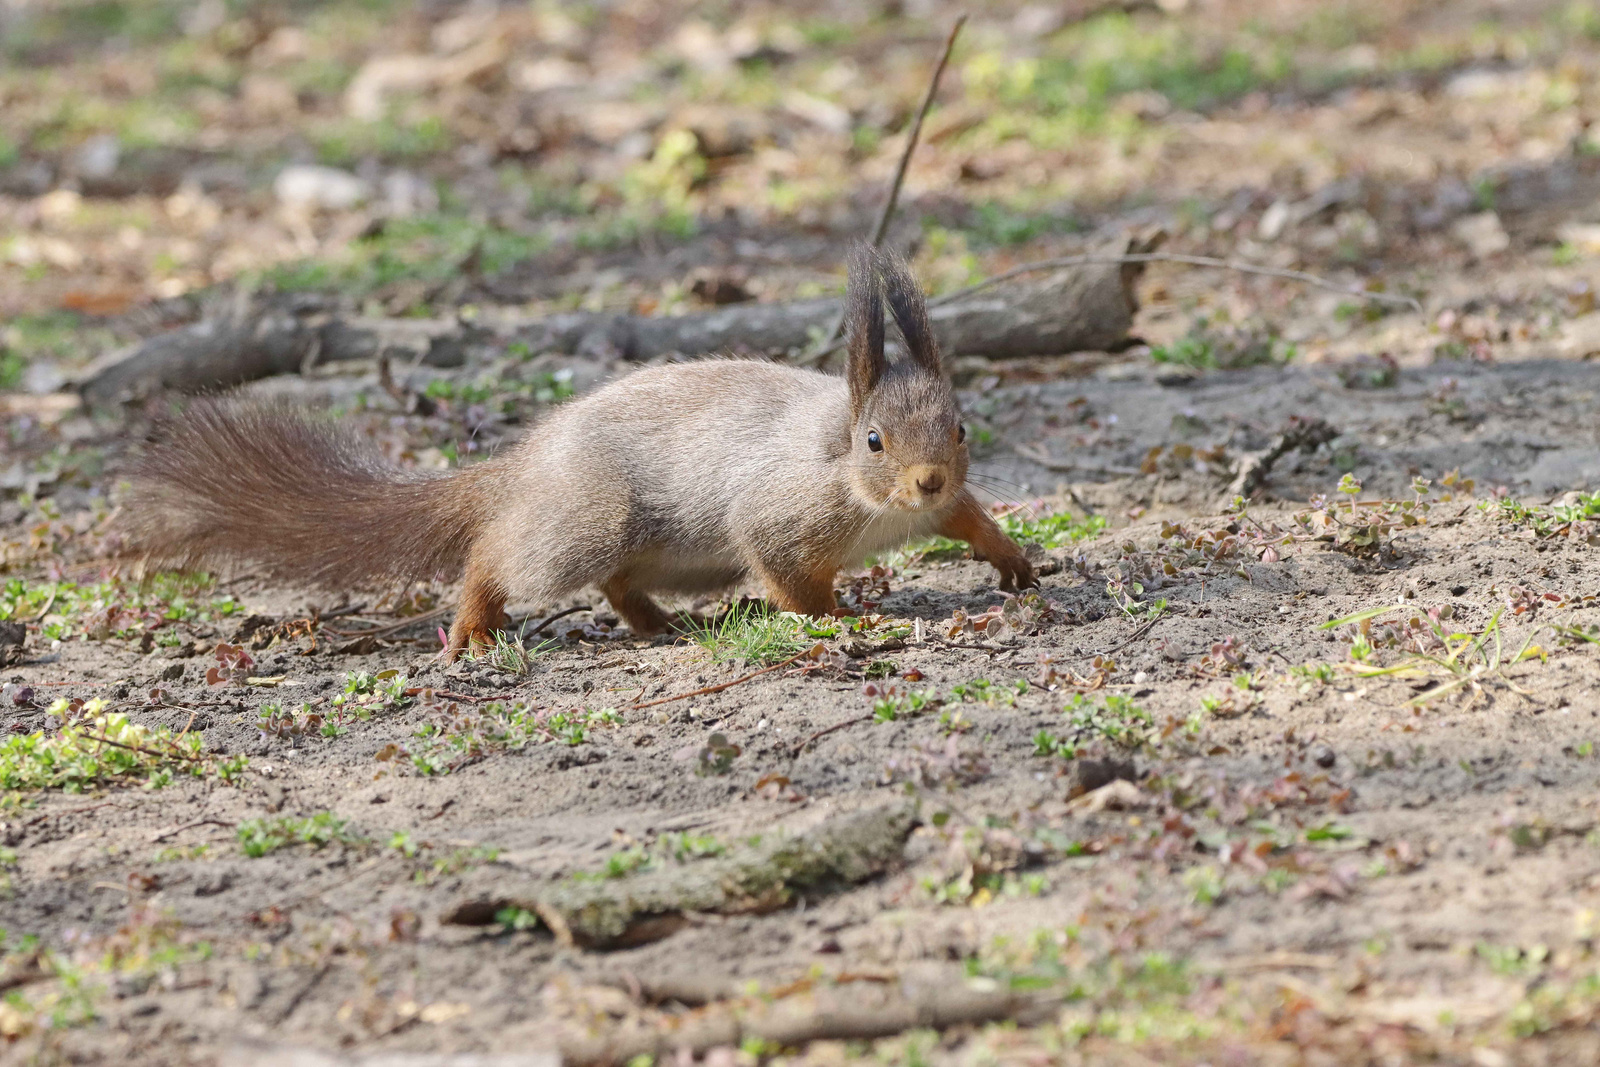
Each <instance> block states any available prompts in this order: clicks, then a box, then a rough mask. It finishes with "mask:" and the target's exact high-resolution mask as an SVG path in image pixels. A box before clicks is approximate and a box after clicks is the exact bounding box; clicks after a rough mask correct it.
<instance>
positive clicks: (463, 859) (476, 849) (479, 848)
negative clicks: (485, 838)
mask: <svg viewBox="0 0 1600 1067" xmlns="http://www.w3.org/2000/svg"><path fill="white" fill-rule="evenodd" d="M420 847H421V848H427V847H428V846H426V845H422V846H420ZM499 858H500V850H499V849H497V848H494V847H492V846H489V845H473V846H472V847H471V848H458V849H455V850H453V851H452V852H450V853H449V855H445V856H440V857H438V858H437V859H435V860H434V861H433V862H432V863H431V864H430V865H429V866H428V868H427V869H425V870H420V871H417V872H416V873H415V874H413V875H412V876H411V880H412V881H413V882H415V883H416V884H418V885H432V884H433V883H435V882H437V881H438V880H439V879H440V878H446V877H449V876H450V875H453V874H460V873H461V872H462V871H464V870H467V869H468V868H470V867H477V866H479V865H480V864H484V863H493V862H494V861H495V860H497V859H499Z"/></svg>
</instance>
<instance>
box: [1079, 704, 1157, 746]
mask: <svg viewBox="0 0 1600 1067" xmlns="http://www.w3.org/2000/svg"><path fill="white" fill-rule="evenodd" d="M1063 711H1064V713H1065V714H1066V715H1067V716H1069V719H1068V722H1069V724H1070V725H1071V727H1072V729H1073V730H1074V731H1075V733H1076V734H1077V735H1078V736H1079V737H1080V738H1081V737H1090V738H1095V737H1099V738H1104V739H1105V740H1107V741H1111V742H1113V743H1115V744H1118V745H1122V746H1124V747H1128V748H1136V747H1138V746H1140V745H1143V744H1145V743H1147V742H1149V741H1150V740H1152V739H1153V737H1154V734H1155V728H1154V727H1155V724H1154V721H1153V720H1152V719H1151V718H1150V713H1149V712H1147V711H1145V710H1144V709H1143V708H1141V707H1140V706H1139V705H1137V704H1135V703H1134V702H1133V698H1132V697H1128V696H1124V695H1122V694H1121V693H1108V694H1107V695H1106V696H1105V698H1104V699H1103V700H1101V701H1100V702H1098V703H1096V702H1094V701H1092V700H1090V699H1089V698H1088V697H1086V696H1084V695H1083V694H1082V693H1077V694H1075V695H1074V696H1073V698H1072V702H1071V703H1069V704H1068V705H1067V706H1066V707H1065V708H1064V709H1063Z"/></svg>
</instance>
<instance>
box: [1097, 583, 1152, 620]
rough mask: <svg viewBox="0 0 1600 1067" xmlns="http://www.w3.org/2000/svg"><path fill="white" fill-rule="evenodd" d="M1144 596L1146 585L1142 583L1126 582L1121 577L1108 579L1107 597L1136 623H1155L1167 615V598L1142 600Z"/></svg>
mask: <svg viewBox="0 0 1600 1067" xmlns="http://www.w3.org/2000/svg"><path fill="white" fill-rule="evenodd" d="M1143 595H1144V585H1143V584H1142V583H1140V582H1125V581H1124V580H1123V578H1122V576H1121V575H1115V574H1114V575H1112V576H1111V577H1110V578H1107V579H1106V596H1108V597H1110V598H1111V602H1112V603H1113V604H1115V605H1116V606H1117V610H1118V611H1120V612H1122V613H1123V614H1124V615H1126V616H1127V617H1128V618H1130V619H1132V620H1133V621H1135V622H1153V621H1155V620H1156V619H1159V618H1161V616H1163V615H1165V614H1166V613H1167V601H1166V598H1165V597H1160V598H1157V599H1156V600H1152V601H1144V600H1140V599H1139V597H1141V596H1143Z"/></svg>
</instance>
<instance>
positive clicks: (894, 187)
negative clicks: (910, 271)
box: [813, 14, 967, 359]
mask: <svg viewBox="0 0 1600 1067" xmlns="http://www.w3.org/2000/svg"><path fill="white" fill-rule="evenodd" d="M966 24H967V16H966V15H965V14H961V15H958V16H957V17H956V23H955V25H954V26H951V27H950V36H948V37H946V38H945V42H944V51H943V52H941V53H939V62H938V64H937V65H936V66H935V67H934V68H933V76H932V77H931V78H929V79H928V91H927V92H926V93H924V94H923V96H922V106H921V107H919V108H917V115H916V117H915V118H914V119H912V120H911V129H910V131H909V132H908V133H907V135H906V147H905V150H904V151H902V152H901V153H900V162H899V163H898V164H897V165H896V166H895V169H894V180H893V181H891V182H890V183H889V197H888V199H887V200H885V201H884V202H883V208H882V210H880V211H879V212H878V221H877V223H876V224H875V225H874V226H873V227H872V240H871V242H870V243H871V245H872V247H873V248H877V247H878V246H879V245H881V244H883V237H884V234H886V233H888V232H889V222H890V220H892V219H893V218H894V209H895V207H896V206H897V205H898V204H899V203H900V188H901V186H903V185H904V184H905V180H906V170H907V169H908V168H909V167H910V166H911V155H912V153H913V152H915V151H916V150H917V142H918V141H919V140H921V138H922V120H923V119H925V118H927V117H928V109H929V108H931V107H932V106H933V98H934V97H935V96H936V95H938V92H939V80H940V79H941V78H943V77H944V68H945V67H947V66H949V64H950V53H951V52H952V51H954V50H955V47H956V38H957V37H958V36H960V34H961V27H963V26H965V25H966ZM843 332H844V309H843V308H841V309H840V310H839V315H838V317H837V318H835V319H834V320H833V325H832V326H831V327H830V328H829V329H828V332H827V334H826V335H825V336H824V341H825V342H826V345H825V347H824V348H822V349H821V350H820V351H818V352H817V353H816V354H815V356H814V357H813V358H815V359H821V358H822V357H823V356H826V355H828V354H829V353H831V352H833V351H834V350H835V349H837V348H838V345H837V344H836V343H834V342H836V341H837V340H838V338H839V335H840V334H841V333H843Z"/></svg>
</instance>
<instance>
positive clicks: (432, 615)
mask: <svg viewBox="0 0 1600 1067" xmlns="http://www.w3.org/2000/svg"><path fill="white" fill-rule="evenodd" d="M450 610H451V605H449V604H446V605H445V606H444V607H442V608H434V609H433V610H432V611H424V612H422V613H421V614H420V615H410V616H407V617H406V618H404V619H401V620H400V621H399V622H392V623H390V624H389V625H387V626H375V627H373V628H372V629H370V630H335V629H333V628H332V627H328V626H324V627H323V628H322V629H323V631H324V632H326V633H330V634H333V635H334V636H335V637H382V636H383V635H384V634H392V633H395V632H397V631H400V630H404V629H405V628H406V627H408V626H414V625H416V624H417V623H419V622H427V621H428V620H429V619H437V618H438V617H439V616H441V615H446V614H449V612H450Z"/></svg>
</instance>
